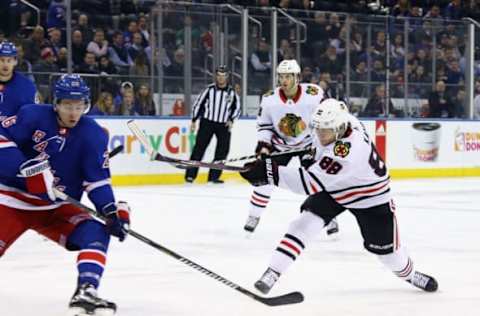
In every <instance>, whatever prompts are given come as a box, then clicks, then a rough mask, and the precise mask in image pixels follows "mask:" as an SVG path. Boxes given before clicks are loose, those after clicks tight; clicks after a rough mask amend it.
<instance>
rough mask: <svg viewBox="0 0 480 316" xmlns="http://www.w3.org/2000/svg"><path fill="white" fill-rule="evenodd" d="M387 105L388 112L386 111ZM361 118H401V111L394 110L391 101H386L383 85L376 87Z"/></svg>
mask: <svg viewBox="0 0 480 316" xmlns="http://www.w3.org/2000/svg"><path fill="white" fill-rule="evenodd" d="M387 104H388V111H387ZM362 116H365V117H387V116H388V117H403V116H404V114H403V111H401V110H397V109H395V107H394V106H393V103H392V100H390V98H389V99H388V102H387V100H386V95H385V86H384V85H383V84H381V85H378V86H377V87H376V88H375V93H374V94H373V95H372V97H371V98H370V100H368V103H367V105H366V106H365V109H364V110H363V113H362Z"/></svg>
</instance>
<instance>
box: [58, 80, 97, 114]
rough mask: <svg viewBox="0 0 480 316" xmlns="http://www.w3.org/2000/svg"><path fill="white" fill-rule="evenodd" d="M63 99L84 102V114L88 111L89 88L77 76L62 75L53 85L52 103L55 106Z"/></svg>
mask: <svg viewBox="0 0 480 316" xmlns="http://www.w3.org/2000/svg"><path fill="white" fill-rule="evenodd" d="M63 99H68V100H84V101H85V104H86V105H87V107H86V108H85V112H84V113H87V112H88V111H89V110H90V88H89V87H88V86H87V84H86V83H85V81H83V79H82V78H81V77H80V76H79V75H77V74H65V75H62V76H61V77H60V78H59V79H58V80H57V82H56V83H55V91H54V101H53V103H54V104H55V105H56V104H57V103H58V102H59V101H60V100H63Z"/></svg>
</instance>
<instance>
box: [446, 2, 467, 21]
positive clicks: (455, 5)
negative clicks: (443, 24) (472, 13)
mask: <svg viewBox="0 0 480 316" xmlns="http://www.w3.org/2000/svg"><path fill="white" fill-rule="evenodd" d="M443 16H444V17H445V18H446V19H447V20H461V19H462V17H463V9H462V1H461V0H452V1H450V3H449V4H448V5H447V6H446V7H445V11H444V13H443Z"/></svg>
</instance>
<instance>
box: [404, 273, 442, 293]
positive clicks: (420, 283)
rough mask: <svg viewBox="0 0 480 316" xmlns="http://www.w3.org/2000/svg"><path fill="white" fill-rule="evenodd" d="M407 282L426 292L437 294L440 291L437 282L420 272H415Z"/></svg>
mask: <svg viewBox="0 0 480 316" xmlns="http://www.w3.org/2000/svg"><path fill="white" fill-rule="evenodd" d="M407 282H408V283H410V284H412V285H413V286H416V287H418V288H419V289H422V290H424V291H426V292H435V291H436V290H437V289H438V283H437V280H435V279H434V278H433V277H431V276H429V275H426V274H423V273H421V272H418V271H415V273H414V274H413V276H412V278H411V279H410V280H408V281H407Z"/></svg>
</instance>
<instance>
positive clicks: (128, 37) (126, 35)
mask: <svg viewBox="0 0 480 316" xmlns="http://www.w3.org/2000/svg"><path fill="white" fill-rule="evenodd" d="M135 33H138V25H137V21H130V22H128V27H127V30H126V31H125V32H123V40H124V42H125V47H127V48H128V47H130V45H131V44H132V43H133V34H135Z"/></svg>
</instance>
